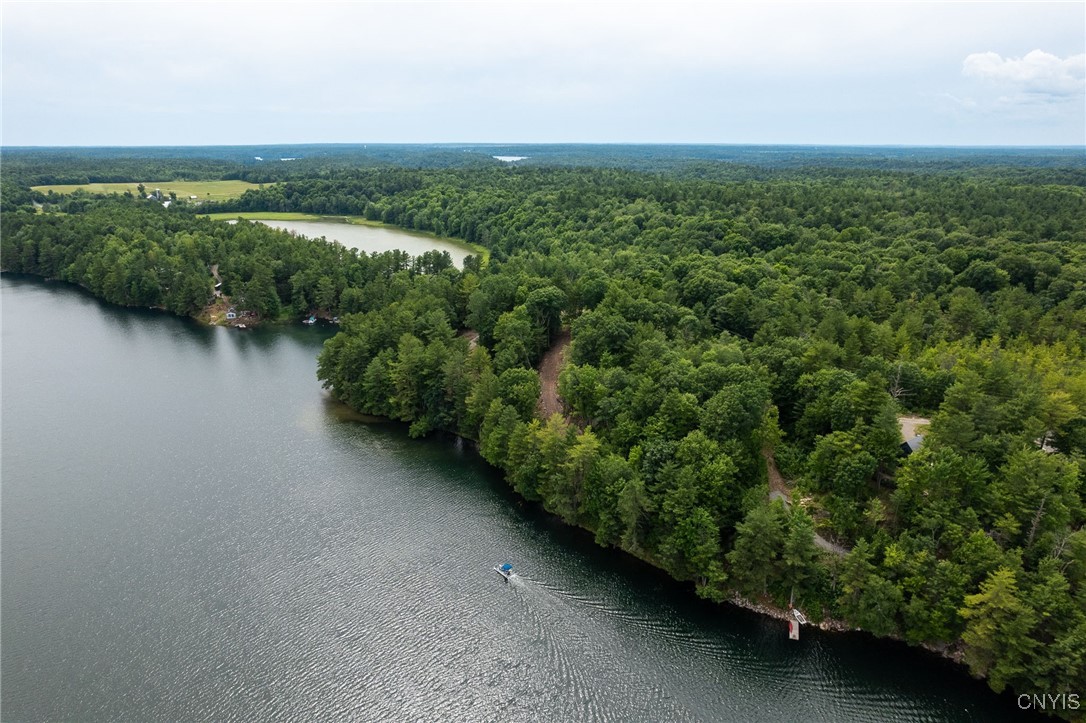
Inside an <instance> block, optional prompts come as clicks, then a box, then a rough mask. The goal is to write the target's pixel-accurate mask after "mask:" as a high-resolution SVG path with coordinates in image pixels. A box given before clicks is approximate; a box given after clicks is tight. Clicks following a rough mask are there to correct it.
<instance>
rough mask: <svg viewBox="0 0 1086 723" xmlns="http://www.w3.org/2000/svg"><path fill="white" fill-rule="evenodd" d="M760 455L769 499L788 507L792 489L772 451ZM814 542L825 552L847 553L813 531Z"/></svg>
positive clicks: (790, 502)
mask: <svg viewBox="0 0 1086 723" xmlns="http://www.w3.org/2000/svg"><path fill="white" fill-rule="evenodd" d="M762 456H763V457H764V458H765V466H766V474H767V476H768V477H769V499H771V500H781V501H782V502H784V506H785V507H790V506H791V505H792V490H791V488H790V487H789V486H788V481H787V480H786V479H785V478H784V475H782V474H781V471H780V470H779V469H778V468H777V460H776V459H775V458H774V457H773V451H772V450H770V449H768V448H766V449H763V450H762ZM814 544H815V545H816V546H817V547H820V548H822V549H823V550H825V551H826V552H832V553H833V554H835V555H840V556H842V557H844V556H845V555H847V554H848V553H849V550H848V548H847V547H842V546H841V545H838V544H837V543H836V542H831V541H830V540H827V539H826V538H825V537H823V536H822V535H820V534H818V533H817V532H816V533H814Z"/></svg>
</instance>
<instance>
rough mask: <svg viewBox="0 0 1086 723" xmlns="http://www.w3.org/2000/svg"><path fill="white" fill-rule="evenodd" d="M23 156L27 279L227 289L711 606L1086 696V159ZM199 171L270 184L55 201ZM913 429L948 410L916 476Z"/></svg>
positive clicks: (910, 154)
mask: <svg viewBox="0 0 1086 723" xmlns="http://www.w3.org/2000/svg"><path fill="white" fill-rule="evenodd" d="M492 155H524V156H528V157H529V158H528V159H526V160H525V161H519V162H517V163H514V164H508V163H502V162H499V161H496V160H494V159H493V158H491V156H492ZM255 156H261V157H262V158H264V159H265V160H264V161H256V160H255V158H254V157H255ZM281 157H282V158H287V157H296V158H298V160H295V161H279V160H278V158H281ZM2 161H3V174H4V175H3V179H2V192H3V197H2V203H3V212H2V214H0V243H2V247H0V262H2V265H3V268H4V269H5V270H7V271H17V272H22V273H30V274H37V275H39V276H43V277H48V278H56V279H62V280H65V281H69V282H72V283H77V284H80V285H82V286H84V287H86V288H88V289H90V290H91V291H93V292H94V293H95V294H97V295H98V296H101V297H102V298H105V299H107V300H109V301H112V302H114V303H119V304H128V305H139V306H158V307H162V308H166V309H169V310H171V311H173V312H174V313H177V314H182V315H198V314H199V313H200V310H201V309H202V308H203V307H204V306H205V305H206V304H207V303H208V302H209V300H210V297H211V292H212V289H211V277H210V272H209V269H210V268H211V266H212V265H213V264H217V265H218V266H219V269H220V271H221V273H222V277H223V280H224V287H225V290H226V292H227V293H228V294H230V295H236V296H240V297H243V298H245V299H246V300H247V301H248V303H250V304H251V305H252V306H253V307H254V308H256V309H258V310H259V311H260V313H261V314H263V315H266V316H269V317H281V318H284V319H288V318H292V317H295V318H296V317H297V316H298V315H301V314H304V313H308V312H309V311H311V310H314V309H317V310H321V311H322V312H327V314H328V315H337V316H339V317H340V320H341V329H340V332H339V333H338V334H337V335H336V336H334V337H333V338H332V339H330V340H329V341H328V342H327V343H326V345H325V348H324V351H323V352H322V354H321V356H320V361H319V376H320V378H321V380H322V382H323V383H324V385H325V386H326V387H327V388H329V389H330V390H331V392H332V394H334V395H335V397H336V398H338V399H340V400H342V401H344V402H345V403H347V404H349V405H350V406H351V407H353V408H355V409H357V410H359V411H361V412H365V413H369V414H375V415H382V416H386V417H390V418H393V419H397V420H402V421H403V422H405V423H407V424H408V425H409V431H410V434H412V435H425V434H428V433H431V432H433V431H436V430H445V431H448V432H453V433H455V434H458V435H460V436H462V437H465V438H468V439H472V440H476V441H477V442H478V445H479V449H480V452H481V453H482V455H483V457H484V458H486V459H487V460H488V461H489V462H490V463H492V464H493V465H495V466H497V467H499V468H501V469H502V470H504V471H505V474H506V476H507V479H508V480H509V483H510V484H511V485H512V486H513V488H515V489H516V490H517V492H519V493H520V494H521V495H522V496H523V497H524V498H526V499H528V500H535V501H538V502H539V503H540V504H541V505H543V506H544V507H545V508H546V509H547V510H549V511H550V512H552V513H554V514H555V515H558V516H560V517H561V518H562V519H564V520H565V521H566V522H568V523H569V524H573V525H579V526H581V527H584V528H586V529H588V530H590V531H592V533H593V534H594V535H595V538H596V541H597V542H598V543H599V544H600V545H604V546H611V547H616V548H621V549H623V550H626V551H627V552H629V553H631V554H634V555H636V556H638V557H640V558H642V559H645V560H648V561H650V562H652V563H653V564H655V565H657V566H659V567H661V568H663V569H665V570H667V571H668V572H669V573H670V574H671V575H672V576H674V577H675V578H677V579H679V580H684V581H690V582H691V583H692V585H693V587H694V589H695V590H696V591H697V593H698V594H700V595H702V596H704V597H706V598H709V599H712V600H718V601H723V600H727V599H730V598H732V597H733V596H734V595H741V596H743V597H745V598H747V599H749V600H755V601H759V602H762V603H767V604H773V605H776V606H779V607H786V606H787V605H788V604H789V602H792V603H794V604H795V606H796V607H799V608H801V609H803V610H804V611H805V612H806V613H807V615H808V616H809V617H811V618H813V619H815V620H821V619H835V620H840V621H844V624H846V625H847V626H850V627H859V628H862V629H864V630H867V631H869V632H871V633H873V634H875V635H879V636H892V637H897V638H901V639H904V640H906V641H907V642H909V643H911V644H917V645H919V644H923V645H925V646H927V647H930V648H933V649H936V650H940V651H942V652H943V653H945V654H947V655H951V656H954V657H958V658H960V659H962V660H964V662H965V663H966V664H968V666H969V667H970V669H971V670H972V671H973V672H974V673H975V674H977V675H980V676H984V677H986V678H987V680H988V682H989V684H990V685H991V687H992V688H993V689H995V690H997V691H998V690H1003V689H1004V688H1007V687H1010V688H1011V689H1013V690H1015V691H1017V692H1020V693H1042V694H1043V693H1048V694H1056V693H1060V692H1065V693H1079V694H1081V693H1082V692H1083V685H1084V683H1086V529H1084V527H1083V524H1084V522H1086V504H1084V503H1086V481H1084V480H1086V474H1084V463H1086V460H1084V454H1086V258H1084V254H1086V157H1084V155H1083V152H1082V149H1081V148H1078V149H914V148H896V149H895V148H856V149H849V148H828V149H826V148H801V147H780V148H770V147H740V146H736V147H729V146H721V147H713V146H704V147H682V146H640V147H637V146H524V147H521V146H370V147H359V146H347V147H341V146H300V147H278V148H213V149H177V148H164V149H153V150H152V149H125V150H123V151H119V150H116V149H52V150H36V149H4V151H3V157H2ZM176 179H190V180H195V179H244V180H248V181H252V182H257V183H263V184H265V186H264V187H263V188H261V189H254V190H250V191H247V192H246V193H245V194H243V195H242V196H241V197H240V198H237V199H234V200H230V201H223V202H218V203H205V204H204V205H203V206H201V207H200V208H199V209H194V208H191V207H186V206H184V205H178V206H175V207H171V208H169V209H165V208H163V207H162V206H161V204H158V203H155V202H151V201H148V200H146V199H140V198H133V197H122V196H112V197H106V196H93V195H90V194H85V193H77V194H74V195H71V196H65V197H63V198H56V197H53V198H50V199H47V198H46V197H44V196H42V195H41V194H39V193H36V192H34V191H31V190H30V188H29V187H30V186H32V185H39V184H47V183H82V182H89V181H99V182H101V181H148V180H156V181H162V180H176ZM46 201H48V202H49V203H48V208H35V206H34V204H38V205H41V204H43V203H44V202H46ZM207 211H225V212H235V211H236V212H241V211H257V212H259V211H275V212H282V211H301V212H307V213H315V214H336V215H357V216H361V217H365V218H367V219H370V220H373V221H380V222H384V223H388V224H393V225H396V226H401V227H404V228H408V229H416V230H423V231H428V232H432V233H435V234H438V235H442V236H450V237H456V238H461V239H464V240H466V241H470V242H472V243H475V244H480V245H482V246H483V247H485V248H487V249H488V250H489V252H490V256H489V262H487V263H483V260H482V259H480V258H477V257H473V258H469V259H468V261H467V262H466V263H465V265H464V268H463V269H462V270H458V269H456V268H455V267H453V265H452V264H451V262H450V260H449V259H448V257H447V256H443V255H440V254H436V253H435V254H427V255H424V256H423V257H420V258H418V259H412V258H410V257H407V256H406V255H404V254H400V253H385V254H377V255H371V256H367V255H364V254H358V253H357V252H354V251H349V250H344V249H343V248H342V247H339V246H337V245H334V244H331V243H324V242H310V241H306V240H304V239H299V238H295V237H292V236H290V235H289V234H286V233H282V232H278V231H274V230H272V229H269V228H266V227H263V226H260V225H257V224H251V223H246V222H241V223H238V224H236V225H228V224H225V223H222V222H213V221H209V220H207V219H205V218H202V217H201V216H199V215H197V214H198V213H200V214H202V213H205V212H207ZM469 330H470V331H474V332H477V335H478V336H477V342H476V341H469V338H468V335H466V334H465V332H467V331H469ZM567 336H568V338H570V339H571V341H570V346H569V348H568V350H567V352H566V363H565V364H564V366H563V367H562V369H561V373H560V374H559V376H558V379H557V391H558V393H559V396H560V399H561V400H562V405H563V406H562V410H561V411H560V412H558V413H556V414H554V415H552V416H550V417H549V418H541V416H540V415H539V413H538V411H537V410H538V407H537V405H538V400H539V398H540V393H541V387H542V386H543V385H546V384H548V383H551V382H550V381H549V380H547V379H542V380H541V378H540V375H539V373H538V372H537V368H538V365H539V362H540V360H541V358H542V357H543V355H544V354H546V353H547V352H548V350H551V349H553V348H554V347H555V345H556V344H562V343H564V342H563V340H564V339H566V338H567ZM903 415H919V416H924V417H930V419H931V424H930V428H929V429H927V431H926V433H925V436H924V438H923V440H922V443H921V444H920V445H919V448H918V449H917V450H916V451H913V452H912V453H911V454H906V453H905V452H904V451H903V450H902V447H901V442H902V439H901V433H900V430H899V424H898V417H900V416H903Z"/></svg>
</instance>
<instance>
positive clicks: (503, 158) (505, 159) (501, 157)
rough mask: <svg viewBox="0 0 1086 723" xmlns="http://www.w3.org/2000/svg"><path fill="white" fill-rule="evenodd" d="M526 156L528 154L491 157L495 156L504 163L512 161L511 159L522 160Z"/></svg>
mask: <svg viewBox="0 0 1086 723" xmlns="http://www.w3.org/2000/svg"><path fill="white" fill-rule="evenodd" d="M527 157H528V156H493V158H497V159H498V160H499V161H504V162H506V163H512V162H513V161H523V160H524V159H526V158H527Z"/></svg>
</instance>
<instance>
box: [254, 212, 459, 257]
mask: <svg viewBox="0 0 1086 723" xmlns="http://www.w3.org/2000/svg"><path fill="white" fill-rule="evenodd" d="M258 223H262V224H264V225H265V226H271V227H272V228H278V229H282V230H284V231H290V232H291V233H296V234H298V235H300V236H307V237H309V238H320V237H321V236H323V237H324V238H326V239H328V240H329V241H338V242H339V243H341V244H343V245H344V246H346V247H347V248H349V249H358V250H359V251H365V252H366V253H373V252H378V253H380V252H382V251H394V250H396V249H400V250H401V251H406V252H407V253H409V254H411V255H412V256H420V255H422V254H424V253H426V252H427V251H435V250H436V251H448V252H449V256H452V260H453V263H454V264H455V265H456V268H458V269H460V268H463V267H464V258H465V257H467V256H470V255H472V254H475V253H476V252H475V251H472V250H471V249H470V248H468V247H467V246H462V245H460V244H458V243H456V242H454V241H449V240H447V239H441V238H437V237H436V236H426V235H424V234H414V233H410V232H409V231H404V230H402V229H398V228H390V227H387V226H364V225H361V224H354V223H337V222H335V221H265V220H258Z"/></svg>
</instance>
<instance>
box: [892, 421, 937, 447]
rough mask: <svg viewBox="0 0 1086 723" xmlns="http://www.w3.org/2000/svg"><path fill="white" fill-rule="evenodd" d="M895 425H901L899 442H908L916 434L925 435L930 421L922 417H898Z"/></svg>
mask: <svg viewBox="0 0 1086 723" xmlns="http://www.w3.org/2000/svg"><path fill="white" fill-rule="evenodd" d="M897 423H898V424H900V425H901V441H903V442H908V441H909V440H910V439H912V438H913V437H915V436H916V435H917V434H923V433H925V432H926V431H927V428H928V425H929V424H931V420H930V419H924V418H923V417H898V418H897Z"/></svg>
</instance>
